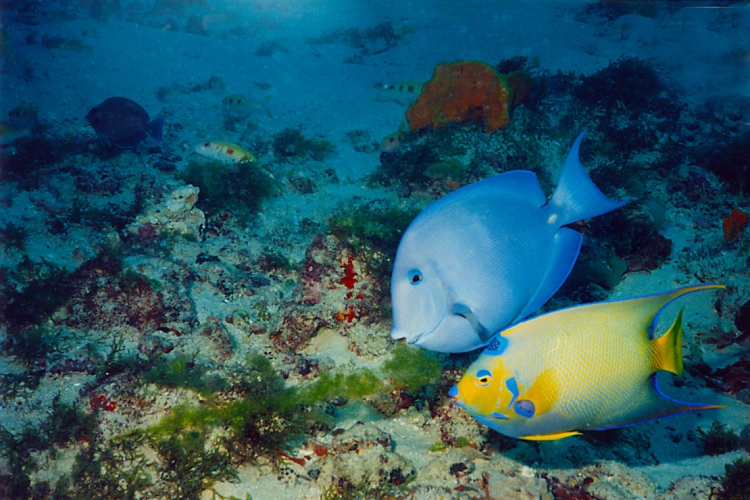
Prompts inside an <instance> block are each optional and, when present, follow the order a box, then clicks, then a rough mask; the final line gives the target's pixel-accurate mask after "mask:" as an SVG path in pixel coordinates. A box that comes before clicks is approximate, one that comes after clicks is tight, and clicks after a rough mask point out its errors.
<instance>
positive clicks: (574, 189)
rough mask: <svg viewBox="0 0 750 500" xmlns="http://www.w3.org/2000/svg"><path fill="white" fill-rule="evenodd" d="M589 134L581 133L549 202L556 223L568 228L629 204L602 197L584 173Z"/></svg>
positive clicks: (569, 154) (602, 194)
mask: <svg viewBox="0 0 750 500" xmlns="http://www.w3.org/2000/svg"><path fill="white" fill-rule="evenodd" d="M585 134H586V131H583V132H581V134H580V135H579V136H578V138H577V139H576V140H575V142H574V143H573V147H572V148H571V149H570V153H568V158H567V160H565V166H564V167H563V171H562V175H560V182H559V183H558V184H557V189H556V190H555V193H554V194H553V195H552V199H550V201H549V207H550V209H551V210H552V213H553V214H555V215H557V221H556V223H557V224H559V225H561V226H564V225H565V224H570V223H573V222H575V221H578V220H581V219H588V218H591V217H596V216H597V215H602V214H606V213H607V212H611V211H612V210H615V209H616V208H620V207H621V206H623V205H624V204H626V203H627V201H612V200H610V199H609V198H607V197H606V196H604V193H602V192H601V191H600V190H599V188H598V187H596V184H594V182H593V181H592V180H591V178H590V177H589V176H588V174H587V173H586V171H585V170H584V169H583V166H582V165H581V162H580V160H579V159H578V151H579V149H580V147H581V141H582V140H583V136H584V135H585Z"/></svg>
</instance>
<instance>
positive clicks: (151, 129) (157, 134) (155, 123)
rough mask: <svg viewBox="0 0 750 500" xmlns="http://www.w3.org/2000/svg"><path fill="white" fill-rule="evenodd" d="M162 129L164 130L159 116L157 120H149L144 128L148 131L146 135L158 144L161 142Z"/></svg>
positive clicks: (161, 117)
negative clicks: (149, 135)
mask: <svg viewBox="0 0 750 500" xmlns="http://www.w3.org/2000/svg"><path fill="white" fill-rule="evenodd" d="M162 128H164V117H163V116H160V117H159V118H156V119H154V120H151V121H150V122H148V126H147V127H146V129H147V130H148V133H149V134H151V137H153V138H154V139H155V140H156V141H158V142H161V138H162V133H161V132H162Z"/></svg>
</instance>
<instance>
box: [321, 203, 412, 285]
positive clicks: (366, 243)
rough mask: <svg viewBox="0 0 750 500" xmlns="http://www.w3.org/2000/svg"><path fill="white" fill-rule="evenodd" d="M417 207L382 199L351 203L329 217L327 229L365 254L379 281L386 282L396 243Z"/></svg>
mask: <svg viewBox="0 0 750 500" xmlns="http://www.w3.org/2000/svg"><path fill="white" fill-rule="evenodd" d="M419 212H420V208H419V207H416V206H407V207H400V206H391V205H389V204H388V205H386V204H383V203H381V202H377V201H375V202H365V203H352V202H349V204H348V205H347V206H346V207H343V206H342V207H341V208H340V209H339V210H338V211H337V212H336V213H335V214H334V215H333V216H331V218H330V219H329V220H328V232H329V233H331V234H333V235H334V236H335V237H336V238H337V239H338V240H339V241H341V242H343V243H346V244H348V245H351V247H352V248H353V249H354V251H355V252H356V253H360V254H364V255H366V257H367V258H366V260H365V262H366V265H367V266H368V267H369V268H370V270H371V271H372V274H373V278H374V279H375V280H376V281H377V282H379V283H388V280H389V279H390V275H391V269H392V267H393V259H395V257H396V250H397V248H398V243H399V241H401V235H403V233H404V231H406V228H407V227H408V226H409V224H410V223H411V221H412V220H414V218H415V217H416V216H417V215H418V214H419Z"/></svg>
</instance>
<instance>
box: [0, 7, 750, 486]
mask: <svg viewBox="0 0 750 500" xmlns="http://www.w3.org/2000/svg"><path fill="white" fill-rule="evenodd" d="M0 14H1V18H0V29H1V30H2V32H0V64H1V70H0V71H1V72H0V121H2V122H3V123H2V129H0V137H1V139H2V140H0V144H2V149H0V346H1V347H2V350H1V351H0V375H1V376H0V498H164V497H168V496H169V497H177V498H212V494H217V495H222V497H223V498H229V497H234V498H250V497H252V498H255V499H258V498H321V497H325V498H381V497H383V496H386V495H391V496H393V497H412V498H482V497H483V495H484V497H485V498H532V497H533V498H572V497H571V496H566V495H580V496H578V497H576V498H597V499H603V498H628V499H629V498H654V499H656V498H658V499H662V498H664V499H666V498H708V497H709V495H710V494H711V491H712V489H714V490H716V491H718V489H720V488H722V487H723V486H722V485H721V481H722V478H723V476H724V474H725V465H727V464H730V463H732V462H733V461H735V460H737V459H747V451H746V449H747V448H748V447H749V446H750V445H748V437H747V435H748V432H750V431H747V427H746V426H747V424H748V422H749V421H750V410H748V406H747V404H748V403H749V402H750V397H749V394H750V392H748V391H749V390H750V388H749V387H748V384H749V383H750V365H748V362H747V356H748V347H750V341H748V340H747V338H746V336H747V334H748V333H750V326H749V325H748V323H749V322H750V320H749V319H748V318H749V317H750V305H748V300H749V299H750V275H749V274H748V271H747V264H748V248H750V247H749V246H748V242H749V241H750V240H749V239H748V238H749V237H748V235H749V234H750V230H749V229H748V228H747V227H746V222H745V221H746V218H747V215H746V213H747V212H748V211H750V203H748V195H747V193H748V190H750V166H749V165H748V158H750V83H748V82H750V37H748V32H749V31H748V30H749V29H750V7H749V6H748V4H747V2H738V3H735V4H732V3H728V2H723V1H719V0H716V1H711V0H706V1H699V0H696V1H691V2H651V1H643V2H641V1H634V2H607V1H596V2H563V1H541V0H539V1H520V2H504V1H484V2H480V1H465V2H464V1H439V0H434V1H398V2H395V1H394V2H389V1H381V2H370V1H361V2H347V1H343V0H326V1H309V0H288V1H280V2H264V1H251V0H247V1H244V0H237V1H214V0H145V1H137V0H134V1H131V0H107V1H92V0H80V1H76V2H61V1H47V2H43V1H39V2H34V1H8V2H3V3H2V6H1V7H0ZM461 61H477V62H481V63H484V64H486V65H489V67H491V68H494V70H493V71H497V72H498V73H501V74H507V73H510V72H512V71H515V70H521V71H524V72H526V73H527V74H528V75H530V77H531V82H532V84H531V87H530V88H525V89H520V88H515V90H514V91H515V92H516V93H520V92H524V93H526V91H528V94H527V95H526V97H525V98H524V99H523V100H521V101H520V102H518V103H516V104H514V105H511V104H510V103H509V102H504V103H500V104H495V103H493V104H492V105H493V106H494V105H498V106H499V105H502V106H507V107H508V116H509V124H508V125H507V126H505V127H503V128H500V129H498V130H497V131H494V132H488V130H487V129H488V127H487V126H486V125H487V124H486V122H485V121H484V117H483V115H482V113H481V112H479V111H477V110H474V111H473V112H472V113H469V118H468V119H467V120H465V121H464V122H462V123H458V122H452V123H450V124H449V125H448V126H446V127H444V128H439V129H433V128H432V127H426V128H423V129H419V130H416V127H414V126H413V122H412V121H411V119H410V118H408V116H409V115H408V113H407V110H408V109H409V106H410V105H412V103H414V102H415V101H416V100H417V97H418V95H419V89H421V85H422V84H425V83H426V82H428V80H430V78H431V77H432V75H433V72H434V70H435V68H436V66H438V65H439V64H441V63H454V62H461ZM503 78H505V77H503ZM399 86H403V87H416V88H417V91H415V92H408V91H406V92H404V91H401V92H399V91H398V90H394V88H393V87H395V88H399ZM110 97H125V98H127V99H130V100H132V101H134V102H135V103H137V104H138V105H139V106H140V107H142V108H143V110H144V111H145V112H146V114H147V115H148V117H149V118H148V119H149V120H155V119H159V117H163V118H164V128H163V138H162V140H161V141H157V140H155V139H154V138H153V137H152V135H149V134H150V133H151V132H153V131H152V130H151V129H150V128H149V127H148V125H147V121H145V120H144V119H143V115H142V114H140V113H135V114H133V113H131V114H127V113H125V114H122V115H117V116H114V117H113V118H111V119H112V120H114V121H115V122H116V123H115V124H114V125H113V127H114V128H115V129H117V130H121V129H125V130H128V131H130V132H132V134H130V133H126V134H125V136H124V137H125V139H126V140H124V141H122V142H121V144H125V145H127V146H128V147H129V146H132V145H134V144H133V143H134V142H135V143H139V144H137V145H136V147H134V148H129V149H120V148H117V147H114V146H107V145H106V142H107V141H100V138H99V137H98V136H97V132H96V131H95V130H94V129H93V128H92V126H91V125H90V124H89V123H88V122H87V121H86V119H85V117H86V115H87V114H88V113H89V111H90V110H91V109H92V108H94V107H95V106H97V105H99V104H100V103H102V102H103V101H104V100H105V99H108V98H110ZM230 98H231V101H232V102H229V100H230ZM238 98H239V99H241V101H242V104H236V102H237V99H238ZM135 116H137V117H140V118H139V120H140V121H138V120H135V121H133V122H131V121H128V120H134V117H135ZM115 125H116V126H115ZM584 129H585V130H588V133H587V136H586V140H585V141H584V143H583V146H582V149H581V163H582V165H583V166H584V168H585V169H586V170H587V172H588V173H589V175H590V176H591V178H592V180H593V181H594V182H595V183H596V184H597V185H598V186H599V187H600V188H601V190H602V191H603V192H604V193H605V195H607V196H608V197H610V198H612V199H615V200H626V199H629V200H631V201H630V203H629V204H628V205H626V206H625V207H623V208H621V209H619V210H618V211H616V212H614V213H612V214H608V215H605V216H601V217H597V218H595V219H590V220H588V221H584V222H583V223H581V224H576V225H574V227H573V229H575V230H577V231H579V232H581V233H582V235H583V246H582V249H581V253H580V255H579V258H578V264H577V265H576V267H575V268H574V269H573V271H572V272H571V274H570V276H569V277H568V280H567V281H566V283H565V284H564V285H563V286H562V287H561V289H560V290H559V291H558V293H557V294H556V295H555V296H554V297H553V298H552V299H551V300H550V301H549V302H548V303H547V304H546V305H545V306H544V307H543V308H542V311H552V310H555V309H558V308H562V307H567V306H571V305H575V304H580V303H586V302H592V301H599V300H613V299H625V298H628V297H633V296H638V295H645V294H652V293H658V292H663V291H666V290H669V289H673V288H676V287H679V286H684V285H688V284H697V283H721V284H724V285H726V286H727V288H726V289H725V290H721V291H717V292H715V293H714V292H712V293H705V294H696V295H695V296H690V297H688V298H686V299H685V300H684V301H683V302H681V304H682V305H684V306H685V312H684V323H685V333H684V341H683V353H684V359H685V367H686V370H685V374H684V376H683V377H676V376H675V377H673V376H672V375H667V374H661V375H660V382H661V387H662V389H663V390H664V392H665V393H667V394H668V395H669V396H671V397H674V398H676V399H678V400H681V401H693V402H701V403H715V404H722V405H726V406H727V408H724V409H721V410H716V411H712V412H701V413H699V414H690V415H681V416H677V417H675V418H671V419H665V420H660V421H656V422H649V423H644V424H643V425H638V426H634V427H632V428H628V429H623V430H617V431H611V432H603V433H585V434H584V436H582V437H570V438H566V439H563V440H559V441H552V442H540V443H532V442H527V441H518V440H513V439H509V438H507V439H506V438H505V437H503V436H501V435H500V434H498V433H496V432H494V431H493V430H490V429H488V428H486V427H484V426H482V425H480V424H478V423H477V422H476V421H474V420H473V419H472V418H471V417H470V415H468V413H466V412H465V411H464V410H462V409H460V408H458V407H456V406H453V405H451V403H450V400H449V398H448V390H449V389H450V387H451V386H452V385H453V384H455V383H456V382H457V381H458V379H459V378H460V377H461V375H462V374H463V372H464V371H465V370H466V368H467V367H468V366H469V365H470V364H471V362H472V361H473V360H474V359H476V357H477V355H478V351H475V352H473V353H467V354H462V355H447V354H439V355H438V354H431V353H426V352H423V351H420V350H418V349H417V348H411V350H409V351H408V352H409V353H410V356H412V357H411V358H408V359H410V361H409V362H407V363H406V364H407V365H412V366H414V365H417V364H419V363H422V364H420V366H422V368H421V370H422V371H424V372H428V374H432V376H428V377H427V379H426V380H421V381H420V380H416V379H415V378H414V377H412V378H409V379H408V380H407V381H405V380H406V378H407V376H406V375H403V376H404V379H403V380H402V379H399V378H398V377H397V376H396V374H397V372H398V373H401V372H403V373H404V374H408V373H409V370H407V368H408V366H406V367H403V370H401V368H400V367H398V366H397V367H396V368H394V366H393V364H392V363H391V364H390V365H389V364H388V360H392V359H401V358H394V356H396V354H394V352H396V353H397V352H399V351H398V349H400V348H399V347H397V346H398V344H397V343H396V342H394V341H393V340H391V338H390V330H391V306H392V304H391V302H390V289H389V279H390V270H391V265H392V261H393V258H394V255H395V251H396V246H397V244H398V241H399V238H400V235H401V234H402V232H403V230H404V229H405V228H406V225H407V224H408V222H409V221H410V220H411V219H412V218H413V217H414V216H415V215H416V214H417V213H419V211H420V210H422V209H424V208H425V207H426V206H427V205H428V204H429V203H431V202H432V201H434V200H436V199H438V198H439V197H441V196H443V195H445V194H446V193H448V192H451V191H453V190H455V189H457V188H459V187H460V186H462V185H466V184H468V183H471V182H475V181H478V180H481V179H484V178H487V177H489V176H491V175H494V174H497V173H502V172H506V171H509V170H516V169H522V170H531V171H532V172H534V173H535V174H536V176H537V178H538V179H539V181H540V185H541V186H542V189H543V191H544V192H545V194H546V195H547V196H550V195H551V193H552V190H553V189H554V186H555V185H556V184H557V180H558V177H559V174H560V169H561V167H562V165H563V163H564V160H565V156H566V154H567V152H568V150H569V149H570V146H571V144H572V142H573V140H574V139H575V137H576V136H577V135H578V134H579V133H580V132H581V131H582V130H584ZM110 130H111V129H110ZM153 135H158V134H153ZM133 138H136V139H137V140H131V139H133ZM141 141H142V142H141ZM116 142H117V141H115V143H116ZM205 144H209V145H210V147H207V148H204V149H202V150H201V151H203V154H200V153H199V152H196V148H197V147H199V146H201V145H205ZM206 150H207V151H211V152H210V153H208V156H209V157H206V156H205V155H206V153H205V151H206ZM243 158H244V161H242V162H240V163H232V161H239V159H243ZM248 160H249V161H248ZM224 161H226V163H222V162H224ZM743 214H745V215H743ZM520 222H521V223H523V221H520ZM677 311H678V309H677V307H674V308H670V309H668V310H667V311H666V312H665V314H664V315H663V318H662V319H661V321H660V322H659V325H658V327H657V331H658V332H664V331H666V329H667V328H668V327H669V325H670V324H671V321H672V320H673V319H674V317H675V315H676V313H677ZM258 355H259V356H261V357H262V359H266V360H268V361H269V362H270V365H268V366H267V367H266V368H263V367H264V366H265V365H263V364H262V362H259V361H257V359H256V362H253V361H248V356H250V357H251V358H252V356H258ZM252 359H255V358H252ZM626 361H627V360H624V361H623V362H626ZM259 363H260V364H259ZM430 367H432V368H435V367H437V368H435V369H436V371H435V372H434V373H433V372H430V369H431V368H430ZM397 368H398V370H397ZM273 373H275V375H273ZM335 373H339V374H346V375H351V374H352V373H358V374H363V375H362V377H361V379H360V380H359V385H357V383H355V382H350V383H348V385H346V384H345V385H344V386H335V390H334V392H335V394H325V395H323V396H321V397H319V398H317V399H314V398H313V399H314V400H310V399H308V400H304V401H301V400H295V403H294V404H292V405H291V406H288V407H284V408H281V407H278V406H274V405H276V404H279V403H277V402H274V401H277V400H274V399H273V398H274V397H276V398H280V397H281V395H285V397H287V396H289V394H291V393H292V391H293V389H290V388H295V387H296V388H298V389H299V391H300V393H302V392H304V390H306V389H305V388H309V387H312V386H313V384H315V383H316V381H319V380H321V379H323V380H328V379H327V378H326V377H327V376H328V375H331V374H335ZM368 373H372V374H375V378H376V379H377V380H378V382H377V383H376V384H374V385H372V384H371V385H370V386H367V384H366V383H365V382H366V380H369V379H367V374H368ZM325 374H328V375H325ZM365 386H367V388H366V389H362V387H365ZM357 388H359V389H362V390H361V391H359V392H358V390H359V389H357ZM284 391H287V392H284ZM612 397H616V395H612ZM302 399H304V398H302ZM248 401H260V402H261V404H260V406H258V407H252V408H251V407H250V406H247V407H243V408H244V409H243V410H242V411H243V412H244V413H242V415H245V417H244V418H245V420H242V419H240V420H241V424H242V425H240V424H238V423H237V422H238V420H230V419H225V420H221V418H218V417H216V414H213V415H214V417H216V418H217V420H210V419H208V420H207V421H205V422H203V424H198V423H196V422H195V421H193V422H192V424H190V425H188V424H186V423H185V422H184V421H183V422H182V424H181V425H177V426H175V427H168V428H167V430H164V429H165V428H164V426H163V425H162V426H161V427H160V426H159V425H158V424H160V423H161V424H163V423H164V422H165V419H169V418H170V416H173V415H175V414H178V413H179V409H180V408H208V409H209V410H210V411H214V412H218V413H221V412H222V411H227V410H226V409H227V408H234V407H233V406H232V404H237V402H243V404H246V403H247V402H248ZM175 409H177V410H178V412H177V413H173V410H175ZM247 415H252V417H251V418H247ZM222 418H223V417H222ZM232 422H234V424H232ZM714 422H718V423H721V424H723V425H724V426H725V427H724V431H725V433H729V434H727V435H726V436H725V437H727V436H728V437H727V440H728V441H729V444H728V445H727V446H725V447H723V448H721V447H720V448H715V447H714V448H712V447H711V446H712V445H711V442H710V441H709V440H707V438H705V434H706V433H708V432H709V429H710V428H711V426H712V424H714ZM233 425H235V427H233ZM717 425H718V424H714V428H715V429H716V428H717V427H716V426H717ZM237 426H239V427H237ZM157 428H158V430H156V429H157ZM239 428H241V429H240V430H239V431H238V429H239ZM743 431H745V432H743ZM128 433H130V434H128ZM717 434H719V433H718V432H714V434H712V435H717ZM740 434H741V436H740ZM737 436H740V437H737ZM170 440H171V441H170ZM743 446H744V448H743ZM199 458H200V459H199ZM206 464H211V465H210V466H207V465H206ZM128 485H129V486H128ZM128 488H130V489H128ZM691 492H692V493H691ZM524 495H526V496H524ZM216 498H218V496H217V497H216ZM736 498H742V497H741V496H739V497H736Z"/></svg>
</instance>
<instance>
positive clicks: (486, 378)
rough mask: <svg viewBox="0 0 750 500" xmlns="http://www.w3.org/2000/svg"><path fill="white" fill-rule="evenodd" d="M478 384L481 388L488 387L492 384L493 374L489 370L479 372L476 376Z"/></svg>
mask: <svg viewBox="0 0 750 500" xmlns="http://www.w3.org/2000/svg"><path fill="white" fill-rule="evenodd" d="M476 382H477V385H478V386H479V387H487V386H488V385H490V382H492V373H490V371H489V370H479V371H478V372H477V375H476Z"/></svg>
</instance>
